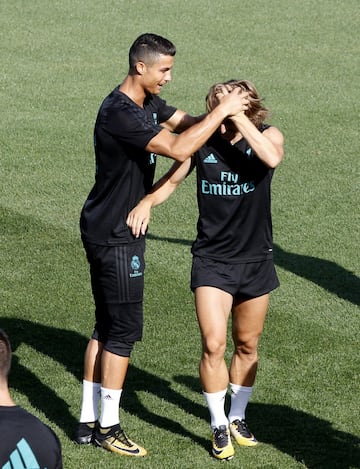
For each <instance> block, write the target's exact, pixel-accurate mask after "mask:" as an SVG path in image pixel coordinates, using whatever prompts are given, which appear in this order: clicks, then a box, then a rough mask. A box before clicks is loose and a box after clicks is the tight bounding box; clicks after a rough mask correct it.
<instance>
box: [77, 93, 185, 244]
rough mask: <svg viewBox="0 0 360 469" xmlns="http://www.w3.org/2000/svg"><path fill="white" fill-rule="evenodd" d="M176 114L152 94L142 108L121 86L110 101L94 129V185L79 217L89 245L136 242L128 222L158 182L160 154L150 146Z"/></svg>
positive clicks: (170, 107) (100, 111)
mask: <svg viewBox="0 0 360 469" xmlns="http://www.w3.org/2000/svg"><path fill="white" fill-rule="evenodd" d="M175 111H176V108H174V107H172V106H168V105H167V104H166V102H165V101H164V100H163V99H161V98H160V97H158V96H155V95H150V96H148V97H147V99H146V100H145V102H144V107H143V108H141V107H139V106H138V105H137V104H135V103H134V102H133V101H132V100H131V99H130V98H129V97H128V96H126V95H125V94H124V93H121V92H120V91H119V89H118V88H115V90H114V91H113V92H112V93H111V94H110V95H109V96H108V97H107V98H105V100H104V102H103V103H102V105H101V107H100V110H99V113H98V116H97V119H96V124H95V131H94V146H95V157H96V175H95V184H94V186H93V188H92V190H91V192H90V194H89V196H88V199H87V200H86V202H85V205H84V207H83V209H82V213H81V218H80V228H81V234H82V237H83V239H84V240H85V241H87V242H90V243H95V244H100V245H108V244H113V245H118V244H124V243H129V242H132V241H133V242H136V239H135V238H133V236H132V235H131V233H130V230H129V229H128V227H127V225H126V222H125V221H126V218H127V215H128V213H129V212H130V210H132V209H133V208H134V207H135V206H136V205H137V203H138V202H139V201H140V200H141V199H142V198H143V197H144V196H145V194H146V193H147V192H148V191H149V190H150V189H151V187H152V184H153V179H154V173H155V164H156V155H154V154H150V153H148V152H147V151H146V150H145V147H146V145H147V144H148V143H149V141H150V140H151V139H152V138H153V137H155V136H156V135H157V134H158V133H159V132H160V131H161V129H162V127H161V126H160V124H161V123H162V122H165V121H167V120H168V119H169V118H170V117H171V116H172V115H173V114H174V112H175Z"/></svg>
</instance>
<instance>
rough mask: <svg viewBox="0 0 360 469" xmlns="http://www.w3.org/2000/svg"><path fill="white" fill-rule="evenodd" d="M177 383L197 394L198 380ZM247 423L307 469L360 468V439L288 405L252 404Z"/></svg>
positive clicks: (187, 378) (263, 440)
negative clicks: (307, 468)
mask: <svg viewBox="0 0 360 469" xmlns="http://www.w3.org/2000/svg"><path fill="white" fill-rule="evenodd" d="M174 380H175V381H176V382H178V383H181V384H183V385H185V386H186V387H188V388H189V389H191V390H192V391H197V390H198V387H199V385H198V379H197V378H194V377H192V376H175V377H174ZM227 404H228V401H227ZM206 419H207V420H208V419H209V417H208V414H207V412H206ZM247 420H248V421H249V422H250V427H251V430H252V431H253V432H254V434H255V435H256V437H257V439H258V440H259V441H260V442H261V443H266V444H268V445H271V446H274V447H275V448H277V449H278V450H279V451H281V452H283V453H285V454H288V455H289V456H291V457H292V458H294V459H295V460H296V461H299V462H301V463H302V464H304V465H305V467H309V468H318V469H324V468H326V469H339V468H341V469H350V468H358V467H360V466H359V464H360V438H358V437H356V436H354V435H352V434H350V433H345V432H342V431H339V430H336V429H334V428H333V427H332V424H331V423H330V422H328V421H327V420H323V419H320V418H318V417H315V416H314V415H310V414H308V413H305V412H302V411H301V410H296V409H292V408H291V407H288V406H285V405H274V404H262V403H250V404H249V406H248V409H247ZM246 450H249V449H246ZM253 450H255V449H253Z"/></svg>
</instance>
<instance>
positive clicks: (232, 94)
mask: <svg viewBox="0 0 360 469" xmlns="http://www.w3.org/2000/svg"><path fill="white" fill-rule="evenodd" d="M216 97H217V98H218V100H219V102H220V104H221V105H222V106H225V108H226V110H227V115H228V116H234V115H236V114H240V113H244V112H245V111H246V110H247V109H248V107H249V93H248V92H247V91H243V90H241V88H234V89H233V90H231V91H229V90H228V89H227V88H226V87H225V86H223V87H221V91H219V92H218V93H217V94H216Z"/></svg>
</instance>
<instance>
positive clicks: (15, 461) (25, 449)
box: [3, 438, 40, 469]
mask: <svg viewBox="0 0 360 469" xmlns="http://www.w3.org/2000/svg"><path fill="white" fill-rule="evenodd" d="M24 464H25V466H24ZM8 467H9V468H10V467H14V468H17V467H23V468H26V467H28V468H30V467H31V468H32V469H40V465H39V463H38V462H37V459H36V457H35V454H34V453H33V452H32V449H31V448H30V446H29V444H28V442H27V441H26V440H25V439H24V438H22V439H21V440H20V441H19V442H18V444H17V445H16V449H15V450H14V451H13V452H12V453H11V454H10V459H9V461H8V462H7V463H6V464H5V465H4V466H3V468H8Z"/></svg>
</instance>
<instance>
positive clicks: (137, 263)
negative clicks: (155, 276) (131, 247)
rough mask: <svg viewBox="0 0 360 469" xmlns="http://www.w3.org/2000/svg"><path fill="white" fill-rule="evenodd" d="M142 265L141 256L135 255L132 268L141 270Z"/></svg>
mask: <svg viewBox="0 0 360 469" xmlns="http://www.w3.org/2000/svg"><path fill="white" fill-rule="evenodd" d="M140 266H141V262H140V259H139V256H133V258H132V259H131V268H132V269H134V270H139V269H140Z"/></svg>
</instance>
